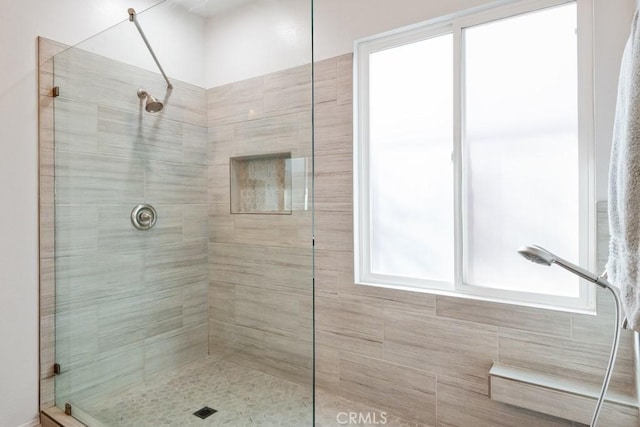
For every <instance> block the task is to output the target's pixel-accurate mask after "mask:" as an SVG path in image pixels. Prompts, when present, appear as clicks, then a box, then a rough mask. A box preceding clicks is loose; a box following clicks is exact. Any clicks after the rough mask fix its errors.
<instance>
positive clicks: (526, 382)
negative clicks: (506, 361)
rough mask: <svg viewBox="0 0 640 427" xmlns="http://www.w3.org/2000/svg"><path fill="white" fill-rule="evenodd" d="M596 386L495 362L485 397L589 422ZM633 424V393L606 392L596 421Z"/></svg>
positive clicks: (635, 405)
mask: <svg viewBox="0 0 640 427" xmlns="http://www.w3.org/2000/svg"><path fill="white" fill-rule="evenodd" d="M599 395H600V386H598V385H593V384H590V383H586V382H583V381H578V380H570V379H567V378H562V377H558V376H555V375H549V374H544V373H540V372H535V371H530V370H527V369H522V368H514V367H510V366H505V365H500V364H497V363H495V364H494V365H493V366H492V367H491V369H490V370H489V397H490V398H491V399H492V400H496V401H498V402H502V403H507V404H509V405H514V406H518V407H521V408H526V409H529V410H532V411H536V412H541V413H544V414H548V415H553V416H556V417H559V418H564V419H567V420H571V421H577V422H579V423H582V424H587V425H588V424H589V423H590V422H591V416H592V415H593V410H594V409H595V405H596V402H597V400H598V396H599ZM598 424H599V425H602V426H614V425H615V426H616V427H626V426H629V427H637V426H638V425H639V423H638V402H637V399H636V398H635V396H628V395H622V394H620V393H615V392H609V393H607V398H606V401H605V404H604V405H603V408H602V412H601V414H600V419H599V422H598Z"/></svg>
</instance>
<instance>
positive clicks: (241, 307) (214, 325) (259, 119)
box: [207, 65, 335, 393]
mask: <svg viewBox="0 0 640 427" xmlns="http://www.w3.org/2000/svg"><path fill="white" fill-rule="evenodd" d="M334 74H335V69H334ZM333 88H334V89H333V94H326V96H328V97H332V99H333V100H335V76H334V80H333ZM207 112H208V125H209V278H210V285H209V319H210V320H209V352H210V354H212V355H214V356H216V357H229V358H231V359H232V360H233V361H235V362H236V363H240V364H243V365H246V366H248V367H251V368H254V369H258V370H260V371H263V372H266V373H269V374H272V375H276V376H279V377H282V378H285V379H287V380H290V381H295V382H298V383H302V384H305V385H309V386H310V385H311V379H312V360H313V346H312V339H313V331H312V310H313V301H312V297H313V296H312V295H313V294H312V286H313V284H312V279H313V276H312V237H313V236H312V229H311V225H312V224H311V221H312V215H311V210H310V209H311V194H312V188H311V183H312V182H311V173H312V170H311V167H312V166H311V152H312V145H311V138H312V133H311V132H312V131H311V66H310V65H309V66H302V67H298V68H294V69H291V70H286V71H283V72H278V73H274V74H269V75H266V76H263V77H259V78H254V79H250V80H245V81H241V82H237V83H233V84H229V85H225V86H221V87H216V88H212V89H209V90H208V91H207ZM281 153H290V155H291V159H286V161H287V162H290V167H289V168H288V170H290V171H291V172H290V173H291V176H290V177H287V178H286V179H285V180H282V181H283V182H285V181H287V180H288V182H290V186H291V188H290V195H291V201H290V207H291V214H290V215H289V214H286V215H274V214H268V213H259V212H252V213H231V212H232V211H235V210H234V209H231V206H230V200H231V199H232V197H231V194H230V191H231V189H233V188H234V187H236V186H237V185H240V184H241V183H240V184H239V183H236V184H237V185H234V186H231V183H230V159H232V158H237V157H245V156H265V157H264V158H268V157H269V156H270V155H272V156H273V155H280V154H281ZM253 158H255V157H253ZM263 169H264V172H265V173H268V172H269V169H268V168H263ZM255 172H256V173H259V172H260V171H259V170H257V171H255ZM243 190H245V189H240V190H238V189H236V190H235V192H236V193H239V192H241V191H243ZM282 190H283V191H284V188H283V189H282ZM270 194H271V196H272V197H279V196H278V192H277V191H272V192H271V193H270ZM265 196H266V197H268V196H269V193H266V194H265ZM276 202H277V200H272V201H269V204H271V203H276ZM288 205H289V203H288ZM309 393H311V388H310V387H309Z"/></svg>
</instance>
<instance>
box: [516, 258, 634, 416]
mask: <svg viewBox="0 0 640 427" xmlns="http://www.w3.org/2000/svg"><path fill="white" fill-rule="evenodd" d="M518 253H519V254H520V255H522V256H523V257H525V258H526V259H527V260H529V261H531V262H535V263H536V264H542V265H547V266H550V265H551V264H557V265H559V266H560V267H562V268H564V269H565V270H568V271H570V272H571V273H573V274H575V275H577V276H579V277H581V278H583V279H585V280H587V281H589V282H591V283H595V284H596V285H598V286H600V287H601V288H603V289H608V290H609V291H610V292H611V294H612V295H613V300H614V301H615V304H616V315H615V321H616V325H615V332H614V334H613V344H612V346H611V355H610V356H609V364H608V366H607V372H606V373H605V376H604V381H603V382H602V389H601V390H600V397H599V398H598V402H597V403H596V408H595V410H594V412H593V417H592V418H591V424H590V426H591V427H596V424H597V422H598V417H599V416H600V409H602V404H603V403H604V397H605V395H606V394H607V389H608V388H609V382H610V381H611V372H612V371H613V365H614V363H615V360H616V355H617V353H618V345H619V344H620V321H621V319H622V306H621V305H620V294H619V292H618V289H617V288H616V287H614V286H612V285H611V283H609V282H608V281H607V280H606V279H605V278H604V274H603V275H602V276H597V275H595V274H594V273H592V272H590V271H587V270H585V269H584V268H582V267H579V266H577V265H575V264H573V263H571V262H569V261H567V260H565V259H562V258H560V257H559V256H557V255H554V254H552V253H551V252H549V251H547V250H546V249H544V248H541V247H540V246H523V247H522V248H520V249H518Z"/></svg>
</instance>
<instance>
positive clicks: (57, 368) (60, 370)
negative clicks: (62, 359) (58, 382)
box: [53, 363, 62, 375]
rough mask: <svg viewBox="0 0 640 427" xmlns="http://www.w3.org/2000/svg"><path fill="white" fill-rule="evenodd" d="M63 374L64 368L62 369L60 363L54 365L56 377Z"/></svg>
mask: <svg viewBox="0 0 640 427" xmlns="http://www.w3.org/2000/svg"><path fill="white" fill-rule="evenodd" d="M61 372H62V368H61V367H60V364H59V363H54V364H53V373H54V374H56V375H60V373H61Z"/></svg>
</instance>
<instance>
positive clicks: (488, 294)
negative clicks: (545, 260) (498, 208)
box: [353, 0, 596, 313]
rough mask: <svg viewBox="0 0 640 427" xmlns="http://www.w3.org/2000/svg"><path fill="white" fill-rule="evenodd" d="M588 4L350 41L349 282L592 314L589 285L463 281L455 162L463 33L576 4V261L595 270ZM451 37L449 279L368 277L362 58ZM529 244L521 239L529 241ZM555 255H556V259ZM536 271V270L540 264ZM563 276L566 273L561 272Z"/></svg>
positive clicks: (537, 3)
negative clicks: (503, 285)
mask: <svg viewBox="0 0 640 427" xmlns="http://www.w3.org/2000/svg"><path fill="white" fill-rule="evenodd" d="M592 1H593V0H526V1H510V0H507V1H499V2H496V3H493V4H491V5H489V6H484V7H479V8H474V9H471V10H467V11H464V12H459V13H455V14H452V15H448V16H445V17H441V18H436V19H432V20H429V21H426V22H423V23H420V24H416V25H412V26H409V27H404V28H400V29H397V30H393V31H389V32H386V33H383V34H378V35H375V36H372V37H367V38H364V39H361V40H357V41H356V42H355V44H354V52H355V54H354V76H353V77H354V85H353V90H354V98H353V99H354V147H353V148H354V155H353V162H354V164H353V166H354V168H353V170H354V175H353V186H354V267H355V268H354V273H355V274H354V280H355V283H356V284H358V285H370V286H380V287H388V288H394V289H402V290H410V291H420V292H428V293H434V294H441V295H449V296H459V297H466V298H473V299H481V300H488V301H495V302H506V303H510V304H517V305H525V306H533V307H543V308H549V309H554V310H564V311H572V312H580V313H595V307H596V301H595V300H596V288H595V286H592V285H591V284H589V283H587V282H585V281H584V280H582V279H581V280H580V284H579V297H578V298H568V297H560V296H552V295H544V294H538V293H534V292H531V293H527V292H518V291H509V290H503V289H495V288H488V287H480V286H475V285H469V284H465V283H464V281H463V269H464V260H463V255H464V253H463V252H464V251H463V248H464V244H465V241H464V240H465V239H464V221H463V209H464V208H465V207H464V206H463V202H462V195H463V194H464V191H466V190H465V188H464V182H465V181H464V173H465V171H464V168H463V160H462V140H463V117H462V114H463V110H464V105H463V102H464V95H463V91H464V85H463V82H464V75H463V74H462V73H463V64H462V61H463V58H464V46H463V38H462V32H463V30H464V29H465V28H467V27H471V26H475V25H479V24H483V23H488V22H492V21H496V20H499V19H503V18H508V17H511V16H516V15H520V14H524V13H528V12H534V11H537V10H542V9H546V8H550V7H554V6H560V5H563V4H567V3H576V6H577V7H576V9H577V26H578V37H577V44H578V46H577V49H578V51H577V55H578V167H579V260H577V262H578V263H579V264H580V265H582V266H586V267H587V268H588V269H590V270H594V269H595V267H596V241H595V239H596V232H595V227H596V221H595V215H596V209H595V147H594V129H593V123H594V97H593V87H594V86H593V83H594V79H593V4H592ZM444 34H453V45H454V47H453V57H454V67H453V72H454V76H453V81H454V84H453V86H454V87H453V98H454V112H453V115H454V117H453V141H454V143H453V154H454V155H453V158H454V168H453V169H454V176H453V181H454V207H453V211H454V239H455V242H454V247H455V250H454V252H455V254H454V265H455V272H454V281H453V283H447V282H440V281H426V280H420V279H414V278H408V277H399V276H386V275H380V274H374V273H372V272H371V259H370V258H371V257H370V250H371V246H370V242H371V226H370V219H371V212H370V206H371V205H370V200H369V194H370V187H369V179H368V177H369V164H368V159H369V147H368V141H369V133H368V132H369V111H368V105H369V93H368V89H369V78H368V75H369V56H370V55H371V54H372V53H375V52H379V51H382V50H385V49H389V48H392V47H396V46H402V45H404V44H408V43H412V42H417V41H420V40H425V39H429V38H432V37H436V36H439V35H444ZM535 243H536V242H523V245H524V244H535ZM559 255H561V254H559ZM540 268H544V267H540ZM567 274H568V273H567Z"/></svg>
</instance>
